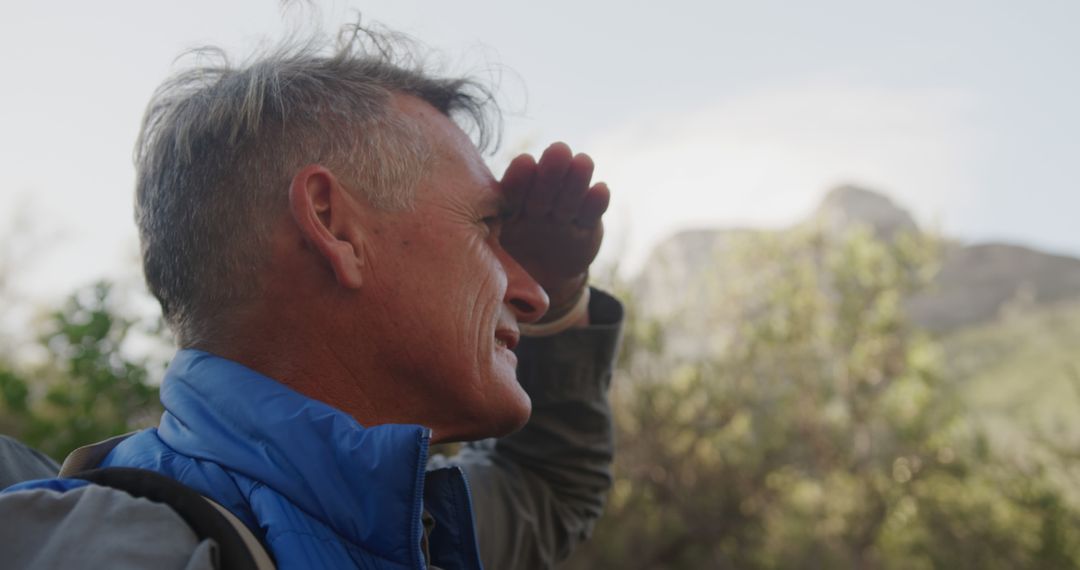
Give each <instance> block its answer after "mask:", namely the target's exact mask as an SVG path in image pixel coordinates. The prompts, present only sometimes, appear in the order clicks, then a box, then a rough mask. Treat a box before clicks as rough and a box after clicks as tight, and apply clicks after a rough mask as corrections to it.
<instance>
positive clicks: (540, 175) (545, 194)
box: [525, 142, 573, 217]
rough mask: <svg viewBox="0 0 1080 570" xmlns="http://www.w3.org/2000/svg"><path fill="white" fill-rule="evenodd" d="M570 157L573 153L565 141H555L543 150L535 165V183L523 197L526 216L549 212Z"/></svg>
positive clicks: (560, 187)
mask: <svg viewBox="0 0 1080 570" xmlns="http://www.w3.org/2000/svg"><path fill="white" fill-rule="evenodd" d="M572 159H573V154H572V153H571V151H570V147H569V146H567V145H566V143H561V142H557V143H555V144H553V145H551V146H549V147H548V148H547V150H545V151H544V154H543V155H542V156H541V157H540V162H539V163H538V164H537V166H536V184H535V185H534V186H533V188H532V191H531V192H529V195H528V196H527V197H526V198H525V213H526V214H527V215H528V216H530V217H531V216H537V217H541V216H546V215H547V214H548V213H549V212H551V206H552V204H554V203H555V200H556V198H558V196H559V192H560V190H561V189H562V185H563V178H565V177H566V172H567V170H569V168H570V161H571V160H572Z"/></svg>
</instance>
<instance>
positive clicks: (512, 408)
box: [432, 391, 532, 443]
mask: <svg viewBox="0 0 1080 570" xmlns="http://www.w3.org/2000/svg"><path fill="white" fill-rule="evenodd" d="M531 414H532V400H530V399H529V396H528V394H525V392H524V391H522V392H521V393H520V395H518V397H516V398H515V399H513V400H511V401H506V402H502V403H501V405H500V406H499V407H498V408H496V409H488V410H486V411H485V412H484V413H483V414H478V415H477V416H474V417H473V419H472V420H471V421H468V422H462V425H461V426H458V428H457V429H453V428H450V429H447V430H444V431H442V432H440V430H435V431H434V433H433V434H432V442H433V443H450V442H458V441H477V440H481V439H488V438H491V437H504V436H507V435H510V434H512V433H514V432H516V431H518V430H519V429H521V428H522V427H524V426H525V424H526V423H528V421H529V416H530V415H531Z"/></svg>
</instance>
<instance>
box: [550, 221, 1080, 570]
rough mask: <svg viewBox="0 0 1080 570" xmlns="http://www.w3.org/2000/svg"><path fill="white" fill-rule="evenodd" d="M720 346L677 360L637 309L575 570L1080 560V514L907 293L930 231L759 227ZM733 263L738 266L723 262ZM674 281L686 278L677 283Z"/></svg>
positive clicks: (925, 261)
mask: <svg viewBox="0 0 1080 570" xmlns="http://www.w3.org/2000/svg"><path fill="white" fill-rule="evenodd" d="M746 239H747V241H746V242H745V243H743V244H742V245H741V246H740V247H739V248H738V250H739V251H740V252H741V254H740V256H739V262H738V263H737V264H736V265H737V266H738V267H741V268H742V269H743V270H742V271H740V272H738V274H737V275H724V276H714V278H717V279H718V278H720V277H723V278H726V281H725V282H724V284H725V286H724V287H723V289H722V294H718V295H717V296H716V297H714V298H713V299H710V301H709V303H708V304H707V306H695V307H692V308H691V309H692V310H694V311H709V312H710V314H718V315H719V314H723V315H725V316H729V317H730V316H733V318H728V319H725V320H724V321H723V322H724V323H727V324H723V325H722V324H720V323H719V322H718V323H717V326H716V327H715V329H714V330H712V331H704V332H702V331H698V332H697V334H710V335H714V336H715V337H716V338H717V339H719V342H718V344H719V345H721V346H723V349H722V350H720V351H719V352H717V353H713V354H707V355H703V356H700V357H698V358H681V359H678V360H673V359H672V358H670V357H669V356H667V355H669V354H671V351H667V350H665V344H666V343H668V342H670V341H672V340H673V339H674V338H676V337H678V334H679V327H678V324H679V323H678V322H666V323H647V322H643V319H642V318H641V317H633V318H631V321H630V322H629V323H628V338H627V341H626V343H625V344H624V354H623V357H622V361H621V363H620V367H619V371H618V373H617V378H616V388H615V394H614V396H615V399H616V410H617V412H616V413H617V417H616V427H617V430H618V437H619V449H618V453H617V460H616V461H617V465H616V483H615V487H614V489H613V492H612V495H611V497H610V500H609V505H608V512H607V514H606V515H605V518H604V519H602V521H601V522H600V524H599V525H598V527H597V529H596V532H595V535H594V537H593V540H592V541H591V542H590V543H588V544H587V545H586V546H585V547H584V548H583V549H582V551H580V552H579V553H577V554H576V555H575V556H574V557H573V558H572V559H571V560H570V561H568V563H567V564H566V566H565V567H567V568H649V569H663V568H904V569H908V568H1072V567H1076V566H1077V565H1080V524H1078V523H1080V516H1078V513H1077V510H1075V508H1073V507H1072V506H1070V505H1069V504H1068V503H1067V502H1066V501H1065V500H1064V499H1063V497H1062V495H1061V493H1060V491H1059V490H1058V489H1056V488H1055V487H1054V486H1053V485H1051V484H1050V483H1049V482H1048V480H1047V478H1046V477H1045V473H1044V471H1043V470H1042V468H1041V467H1039V466H1038V465H1031V464H1028V465H1016V464H1012V463H1009V462H1008V461H1006V460H1003V459H1001V458H999V457H997V456H995V455H993V454H991V453H990V450H989V446H988V445H987V442H986V439H985V437H984V436H983V435H982V433H981V431H980V430H979V429H978V428H977V426H976V425H974V424H973V423H972V422H970V421H969V419H968V416H967V414H966V412H965V410H964V408H963V406H962V405H961V400H960V398H959V397H958V393H957V392H956V390H955V389H954V384H952V383H950V382H948V381H947V380H946V378H944V377H943V373H942V370H943V367H942V365H941V355H940V351H939V350H938V347H937V346H936V345H935V344H934V342H932V340H931V339H929V338H928V337H926V336H924V335H921V334H920V333H919V332H918V331H916V330H914V329H913V328H912V327H911V326H910V325H909V324H908V322H907V321H906V320H905V318H904V314H903V302H902V301H903V300H904V299H905V298H906V297H907V296H909V295H910V294H911V293H912V292H914V291H916V290H917V289H919V288H920V287H922V286H924V285H925V284H926V283H927V281H928V279H929V278H930V277H931V276H932V274H933V271H934V265H935V259H936V255H937V247H936V243H935V242H934V241H933V240H932V239H928V238H925V237H920V236H911V235H909V236H900V237H898V238H896V239H894V240H892V241H882V240H879V239H877V238H875V237H874V236H873V235H872V234H870V233H869V232H868V231H855V232H852V233H849V234H846V235H843V236H830V235H828V234H826V233H824V232H822V231H819V230H815V229H802V230H799V231H793V232H790V233H785V234H779V235H756V236H749V237H747V238H746ZM725 266H729V265H727V264H725ZM673 294H674V293H673Z"/></svg>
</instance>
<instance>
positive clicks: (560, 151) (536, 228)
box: [501, 142, 611, 320]
mask: <svg viewBox="0 0 1080 570" xmlns="http://www.w3.org/2000/svg"><path fill="white" fill-rule="evenodd" d="M592 174H593V161H592V159H591V158H589V157H588V155H585V154H578V155H576V156H575V155H574V154H573V153H572V152H571V150H570V147H569V146H567V145H566V144H565V143H561V142H559V143H555V144H553V145H551V146H550V147H548V148H547V150H545V151H544V154H543V155H542V156H541V157H540V162H539V164H538V163H537V162H536V161H535V160H534V159H533V157H532V156H530V155H528V154H523V155H521V156H518V157H517V158H515V159H514V160H513V161H511V162H510V166H508V167H507V168H506V173H505V174H504V175H503V179H502V182H501V185H502V189H503V192H505V193H506V197H507V199H508V201H509V202H510V206H511V208H512V212H513V213H512V215H511V217H510V218H509V219H508V220H507V221H506V222H505V223H504V224H503V228H502V238H501V241H502V246H503V248H505V249H506V251H507V252H508V253H510V255H512V256H513V257H514V259H516V260H517V262H518V263H520V264H521V265H522V267H524V268H525V270H526V271H528V272H529V274H530V275H532V277H533V279H536V281H537V282H538V283H540V286H541V287H543V288H544V291H545V292H547V294H548V297H549V298H550V299H551V308H550V309H549V310H548V316H547V317H545V318H544V320H550V318H558V317H559V316H561V315H562V314H563V313H565V312H566V311H568V310H569V309H570V308H571V307H572V306H573V304H574V302H575V300H576V299H578V297H579V296H580V294H581V292H582V289H583V288H584V287H585V286H586V285H587V281H588V276H589V265H590V264H591V263H592V262H593V259H595V258H596V254H597V252H598V251H599V250H600V242H601V241H603V238H604V225H603V222H602V220H601V217H602V216H603V215H604V212H605V211H607V207H608V202H609V201H610V199H611V193H610V192H609V191H608V187H607V185H606V184H604V183H603V182H598V183H596V184H594V185H592V186H590V185H589V184H590V182H591V180H592Z"/></svg>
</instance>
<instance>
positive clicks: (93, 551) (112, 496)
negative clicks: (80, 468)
mask: <svg viewBox="0 0 1080 570" xmlns="http://www.w3.org/2000/svg"><path fill="white" fill-rule="evenodd" d="M0 513H3V514H4V516H3V517H0V544H2V545H3V552H4V560H3V563H2V566H3V567H4V568H19V569H42V570H44V569H52V568H111V569H116V570H128V569H130V570H143V569H145V568H155V569H158V570H212V569H213V568H215V567H216V564H215V559H216V552H215V549H216V548H217V547H216V546H215V545H214V542H213V541H212V540H204V541H201V542H200V541H199V540H198V539H197V538H196V537H195V534H194V533H193V532H192V530H191V528H190V527H189V526H188V525H187V523H185V522H184V520H183V519H182V518H180V515H178V514H176V513H175V512H174V511H173V510H172V509H171V508H169V507H167V506H165V505H161V504H158V503H153V502H150V501H148V500H146V499H136V498H135V497H132V496H131V495H128V494H127V493H124V492H123V491H118V490H116V489H110V488H106V487H98V486H96V485H87V486H85V487H80V488H78V489H74V490H71V491H67V492H64V493H60V492H56V491H53V490H49V489H34V490H27V491H19V492H14V493H8V494H5V495H0ZM103 529H107V532H102V531H103Z"/></svg>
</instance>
